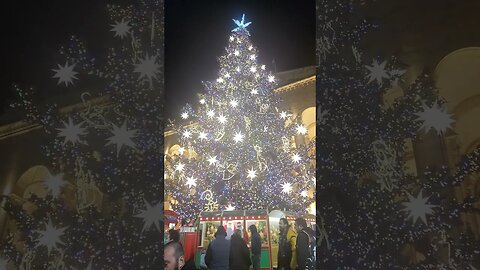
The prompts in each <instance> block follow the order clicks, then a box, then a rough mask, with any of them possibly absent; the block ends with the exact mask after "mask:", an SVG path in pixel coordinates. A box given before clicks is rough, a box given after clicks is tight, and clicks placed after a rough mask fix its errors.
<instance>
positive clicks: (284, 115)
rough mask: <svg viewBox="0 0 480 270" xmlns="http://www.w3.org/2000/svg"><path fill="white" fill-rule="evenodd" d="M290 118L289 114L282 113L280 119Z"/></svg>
mask: <svg viewBox="0 0 480 270" xmlns="http://www.w3.org/2000/svg"><path fill="white" fill-rule="evenodd" d="M287 117H288V115H287V112H281V113H280V118H282V119H286V118H287Z"/></svg>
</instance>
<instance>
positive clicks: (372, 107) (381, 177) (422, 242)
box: [317, 1, 480, 269]
mask: <svg viewBox="0 0 480 270" xmlns="http://www.w3.org/2000/svg"><path fill="white" fill-rule="evenodd" d="M354 7H355V4H354V3H353V2H352V1H338V2H335V3H333V2H330V1H320V3H318V8H319V9H321V14H320V16H319V17H318V18H319V20H318V22H317V23H318V24H317V25H318V30H319V32H318V35H317V36H318V39H317V49H318V51H317V54H318V56H319V62H320V66H319V69H318V73H317V74H318V76H317V85H318V89H317V102H318V104H319V107H318V109H319V117H321V119H319V121H318V122H319V123H320V125H319V126H318V133H319V134H322V135H321V140H318V141H317V151H318V154H319V155H318V157H317V162H318V167H317V174H318V175H319V176H320V177H319V180H318V185H317V213H318V214H319V216H320V218H321V219H322V220H323V221H324V227H323V226H322V230H318V231H317V233H318V234H319V235H320V232H321V234H322V235H321V236H322V238H319V239H325V238H326V237H328V244H325V242H324V243H320V244H321V245H320V251H321V255H320V258H322V259H321V260H320V261H317V263H318V264H319V268H320V269H469V267H470V266H478V265H479V260H480V243H479V241H476V240H475V239H474V237H473V235H471V234H469V233H463V232H461V231H460V230H461V229H460V227H459V226H460V224H461V222H462V221H461V220H460V214H461V213H465V212H469V211H475V209H474V206H473V202H475V199H468V198H467V199H466V200H465V201H464V202H455V200H454V199H453V198H452V196H453V186H454V185H458V184H460V183H461V182H462V181H463V180H464V179H465V177H466V176H468V175H471V174H473V173H478V172H479V169H480V166H479V165H480V163H479V162H480V159H479V151H480V149H477V150H475V151H473V152H472V153H470V154H469V155H467V156H465V157H463V158H462V160H461V161H460V163H459V164H458V166H457V168H455V169H454V170H453V171H454V172H455V173H454V174H452V173H451V172H449V170H448V169H447V168H446V167H442V168H438V169H437V170H432V169H430V170H429V169H426V168H418V169H419V170H421V171H426V172H425V173H422V174H420V175H418V176H414V175H410V174H409V173H407V172H406V171H405V170H404V168H405V166H406V164H405V159H406V158H405V155H406V153H405V139H416V138H418V137H419V136H424V134H425V133H426V132H428V136H432V137H435V136H441V135H442V134H444V133H445V132H446V131H447V130H448V129H449V128H451V123H452V122H453V119H454V117H453V116H452V115H450V114H449V113H448V112H447V111H446V109H445V101H444V100H442V99H441V98H440V97H439V96H438V93H437V91H436V89H435V88H434V85H435V84H434V82H433V80H432V78H430V76H428V75H427V74H422V75H420V76H419V77H418V78H417V80H416V81H415V82H414V83H413V84H411V85H409V86H407V85H406V83H405V82H404V81H402V75H403V74H404V71H403V70H401V69H400V68H398V66H399V64H398V63H397V60H396V59H394V58H393V59H391V60H389V61H380V60H377V59H375V60H373V61H372V59H368V58H366V57H364V56H363V55H362V53H361V52H360V50H359V49H358V48H357V46H359V45H358V44H360V41H361V38H362V37H363V36H364V34H365V33H366V32H367V30H368V29H371V28H373V27H374V26H372V25H369V24H367V23H365V21H362V20H361V19H360V20H359V24H356V25H353V26H352V25H351V24H352V22H353V21H354V20H352V18H353V17H355V16H353V14H356V13H354V12H355V11H354V10H353V8H354ZM392 86H395V87H400V88H401V89H402V91H403V93H404V95H403V96H402V97H399V98H397V99H396V100H395V101H394V102H392V104H389V105H387V104H384V101H383V95H384V94H385V93H386V91H387V89H390V88H392ZM476 201H477V202H478V199H477V200H476ZM318 228H319V227H318ZM415 256H417V257H415ZM472 269H473V268H472Z"/></svg>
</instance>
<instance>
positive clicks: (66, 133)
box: [57, 117, 86, 145]
mask: <svg viewBox="0 0 480 270" xmlns="http://www.w3.org/2000/svg"><path fill="white" fill-rule="evenodd" d="M62 122H63V124H64V126H65V127H64V128H57V130H58V131H60V132H59V133H58V136H59V137H64V138H65V140H64V141H63V144H64V145H65V144H66V143H67V142H71V143H72V144H73V145H75V144H76V143H77V142H80V143H83V142H82V141H80V138H79V137H80V136H82V135H85V134H86V133H85V128H83V127H82V124H83V123H80V124H78V125H75V124H74V123H73V120H72V118H70V117H69V118H68V124H67V123H65V121H62Z"/></svg>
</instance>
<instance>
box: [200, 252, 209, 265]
mask: <svg viewBox="0 0 480 270" xmlns="http://www.w3.org/2000/svg"><path fill="white" fill-rule="evenodd" d="M206 253H207V251H206V250H205V248H202V251H200V269H201V270H207V269H208V266H207V265H206V264H205V255H206Z"/></svg>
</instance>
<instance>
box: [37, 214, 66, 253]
mask: <svg viewBox="0 0 480 270" xmlns="http://www.w3.org/2000/svg"><path fill="white" fill-rule="evenodd" d="M66 229H68V227H63V228H55V227H54V226H53V224H52V220H51V219H49V220H48V223H45V230H44V231H37V232H38V233H39V234H40V238H39V239H38V243H37V245H36V247H39V246H45V247H47V249H48V254H50V252H51V251H52V249H54V248H55V249H58V247H57V244H61V245H65V243H64V242H62V240H61V239H60V237H61V236H62V235H63V233H64V232H65V230H66Z"/></svg>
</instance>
